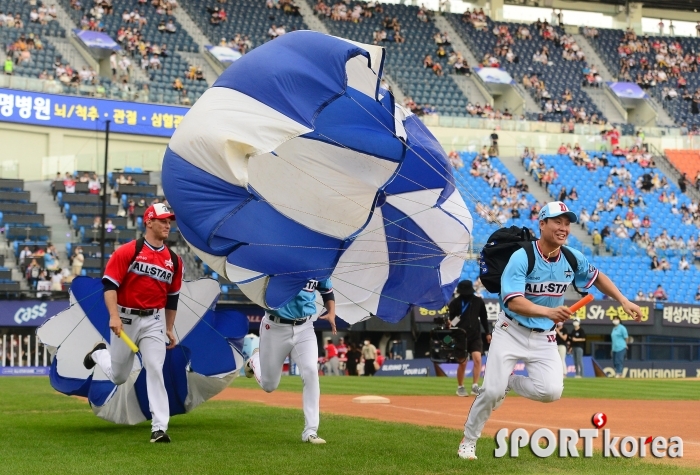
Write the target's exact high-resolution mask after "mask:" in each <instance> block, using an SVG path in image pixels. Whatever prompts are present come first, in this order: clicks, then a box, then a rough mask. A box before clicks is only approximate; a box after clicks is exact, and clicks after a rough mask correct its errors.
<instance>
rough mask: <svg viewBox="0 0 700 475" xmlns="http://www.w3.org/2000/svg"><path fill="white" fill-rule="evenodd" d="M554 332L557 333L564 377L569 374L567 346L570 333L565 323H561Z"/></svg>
mask: <svg viewBox="0 0 700 475" xmlns="http://www.w3.org/2000/svg"><path fill="white" fill-rule="evenodd" d="M554 331H556V332H557V350H559V356H561V364H562V369H563V371H564V377H565V378H566V375H567V373H568V371H567V369H568V368H567V366H566V345H567V343H568V340H569V332H568V331H567V330H566V328H564V322H559V323H557V325H556V326H555V327H554Z"/></svg>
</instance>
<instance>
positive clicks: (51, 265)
mask: <svg viewBox="0 0 700 475" xmlns="http://www.w3.org/2000/svg"><path fill="white" fill-rule="evenodd" d="M19 262H20V270H21V271H23V272H24V275H25V278H26V280H27V284H28V285H29V287H30V288H31V289H33V290H45V291H62V290H63V284H64V283H69V282H70V281H72V280H73V277H75V276H76V275H80V273H78V274H73V273H72V270H71V269H68V268H63V269H62V268H61V266H60V258H59V255H58V252H57V251H56V247H55V246H54V245H53V244H51V243H48V245H47V247H46V250H44V249H43V248H42V247H39V246H35V247H34V248H33V249H30V248H29V246H25V247H24V249H22V251H21V252H20V254H19Z"/></svg>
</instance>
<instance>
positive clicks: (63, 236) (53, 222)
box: [24, 180, 73, 265]
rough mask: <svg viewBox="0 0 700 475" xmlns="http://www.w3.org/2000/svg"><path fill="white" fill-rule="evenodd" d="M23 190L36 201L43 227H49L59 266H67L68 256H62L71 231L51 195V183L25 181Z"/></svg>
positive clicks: (71, 235) (70, 239) (70, 237)
mask: <svg viewBox="0 0 700 475" xmlns="http://www.w3.org/2000/svg"><path fill="white" fill-rule="evenodd" d="M24 189H25V190H27V191H29V192H30V193H31V196H32V200H33V201H36V204H37V213H39V214H43V215H44V225H45V226H51V242H52V243H53V244H54V245H55V246H56V249H57V250H58V252H59V254H60V258H61V264H62V265H67V263H68V256H65V255H63V254H64V253H65V249H66V243H67V242H72V238H73V230H71V228H70V226H69V225H68V221H66V218H65V216H64V215H63V213H61V212H60V211H59V209H58V206H57V205H56V202H55V201H54V200H53V195H52V194H51V181H50V180H45V181H25V182H24Z"/></svg>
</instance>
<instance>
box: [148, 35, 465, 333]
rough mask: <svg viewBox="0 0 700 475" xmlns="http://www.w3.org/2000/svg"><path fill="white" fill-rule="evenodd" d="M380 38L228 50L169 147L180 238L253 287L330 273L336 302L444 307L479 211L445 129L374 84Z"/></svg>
mask: <svg viewBox="0 0 700 475" xmlns="http://www.w3.org/2000/svg"><path fill="white" fill-rule="evenodd" d="M384 55H385V50H384V48H381V47H379V46H371V45H364V44H359V43H355V42H352V41H348V40H344V39H341V38H336V37H332V36H328V35H323V34H321V33H315V32H311V31H301V32H294V33H290V34H287V35H284V36H282V37H280V38H278V39H276V40H274V41H271V42H269V43H267V44H265V45H263V46H261V47H259V48H257V49H255V50H253V51H252V52H250V53H249V54H247V55H245V56H243V57H242V58H240V59H239V60H237V61H236V62H235V63H233V65H231V66H230V67H229V68H228V69H227V70H226V71H225V72H224V73H223V74H222V75H221V76H220V77H219V79H218V80H217V81H216V83H214V85H213V87H211V88H210V89H209V90H207V91H206V92H205V93H204V94H203V95H202V97H201V98H200V99H199V100H198V101H197V103H196V104H195V105H194V106H193V107H192V108H191V110H190V111H189V112H188V113H187V115H186V116H185V118H184V119H183V120H182V122H181V123H180V125H179V127H178V129H177V131H176V132H175V134H174V135H173V137H172V139H171V141H170V144H169V146H168V149H167V151H166V154H165V158H164V162H163V177H162V178H163V188H164V191H165V194H166V196H167V198H168V201H169V203H170V205H171V206H172V207H173V209H174V210H175V213H176V215H177V219H178V227H179V229H180V231H181V232H182V235H183V237H184V238H185V239H186V240H187V242H188V243H189V245H190V246H191V247H192V249H193V250H194V251H195V252H196V253H197V255H198V256H199V257H201V259H202V260H203V261H204V262H206V263H207V264H208V265H209V266H210V267H212V268H213V269H214V270H215V271H216V272H218V273H219V274H221V275H222V276H225V277H226V278H227V279H228V280H230V281H231V282H234V283H236V284H237V285H238V286H239V287H240V289H241V290H242V291H243V292H244V293H245V294H246V295H247V296H248V297H249V298H250V299H251V300H253V301H254V302H256V303H258V304H259V305H262V306H264V307H267V308H279V307H281V306H283V305H284V304H285V303H287V302H288V301H290V300H291V299H292V298H293V297H294V296H295V295H296V294H297V293H298V292H299V291H300V290H301V289H302V288H303V287H304V284H305V283H306V282H307V281H308V280H310V279H316V280H320V279H324V278H327V277H332V279H333V284H334V288H335V295H336V302H337V303H338V305H339V308H338V310H337V312H338V315H339V316H340V317H342V318H343V319H344V320H346V321H347V322H349V323H354V322H357V321H360V320H362V319H364V318H366V317H368V316H369V315H377V316H379V317H380V318H382V319H384V320H387V321H394V322H395V321H398V320H400V319H401V318H403V317H404V316H405V315H406V313H407V310H408V308H409V306H410V305H411V304H415V305H421V306H424V307H428V308H441V307H442V306H443V305H445V303H446V301H447V300H449V298H450V297H451V296H452V292H453V289H454V286H455V285H456V282H457V280H458V278H459V276H460V272H461V270H462V266H463V264H464V259H465V258H466V253H467V250H468V248H469V243H470V235H471V228H472V218H471V215H470V213H469V211H468V210H467V207H466V206H465V203H464V201H463V199H462V197H461V196H460V194H459V192H458V191H457V190H456V189H455V184H454V179H453V176H452V171H451V168H450V165H449V162H448V161H447V157H446V154H445V152H444V150H443V149H442V147H441V146H440V145H439V143H438V142H437V140H436V139H435V137H433V135H432V134H431V133H430V132H429V131H428V129H427V128H426V127H425V126H424V125H423V124H422V123H421V121H420V120H419V119H418V118H417V117H416V116H415V115H413V114H411V113H410V112H409V111H407V110H406V109H404V108H403V107H401V106H400V105H398V104H395V103H394V97H393V96H392V95H391V94H390V93H389V92H388V91H386V90H384V89H383V88H381V87H380V84H381V76H382V70H383V65H384Z"/></svg>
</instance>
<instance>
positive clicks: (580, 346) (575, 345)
mask: <svg viewBox="0 0 700 475" xmlns="http://www.w3.org/2000/svg"><path fill="white" fill-rule="evenodd" d="M569 338H570V339H571V348H572V350H573V353H574V365H575V366H576V377H577V378H581V377H583V350H584V348H586V332H585V331H583V328H581V320H579V319H578V318H574V329H573V330H571V334H570V335H569Z"/></svg>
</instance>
